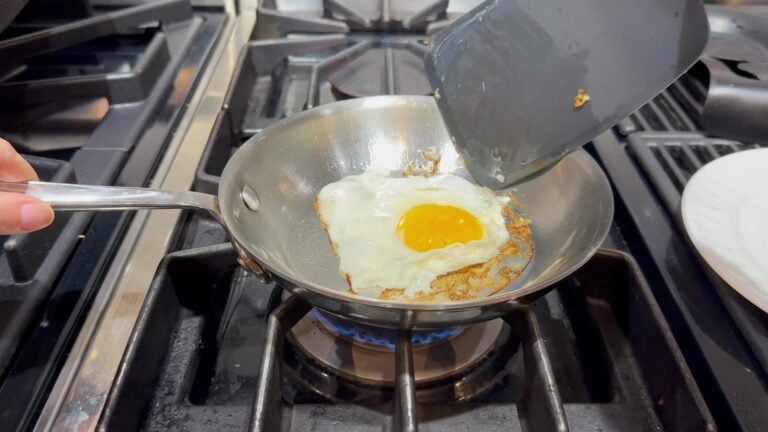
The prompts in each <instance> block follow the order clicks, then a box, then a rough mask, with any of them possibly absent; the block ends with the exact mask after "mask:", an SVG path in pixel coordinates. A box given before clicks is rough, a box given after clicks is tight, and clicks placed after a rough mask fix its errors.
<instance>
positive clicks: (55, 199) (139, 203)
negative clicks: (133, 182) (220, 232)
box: [0, 181, 219, 216]
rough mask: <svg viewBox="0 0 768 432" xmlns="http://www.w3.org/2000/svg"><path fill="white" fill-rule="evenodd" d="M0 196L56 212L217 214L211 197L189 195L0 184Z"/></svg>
mask: <svg viewBox="0 0 768 432" xmlns="http://www.w3.org/2000/svg"><path fill="white" fill-rule="evenodd" d="M0 192H14V193H20V194H25V195H29V196H32V197H35V198H37V199H39V200H41V201H44V202H46V203H48V204H49V205H50V206H51V207H53V209H54V210H59V211H81V210H88V211H94V210H96V211H99V210H138V209H172V208H179V209H200V210H207V211H209V212H211V213H214V214H215V215H216V216H218V213H219V209H218V200H217V198H216V197H215V196H214V195H208V194H204V193H199V192H189V191H169V190H160V189H149V188H138V187H120V186H88V185H76V184H68V183H47V182H39V181H30V182H22V183H9V182H0Z"/></svg>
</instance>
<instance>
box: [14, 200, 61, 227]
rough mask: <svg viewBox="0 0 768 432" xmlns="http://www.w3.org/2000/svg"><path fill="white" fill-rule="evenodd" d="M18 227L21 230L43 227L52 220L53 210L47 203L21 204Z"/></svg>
mask: <svg viewBox="0 0 768 432" xmlns="http://www.w3.org/2000/svg"><path fill="white" fill-rule="evenodd" d="M20 212H21V218H20V221H19V223H20V225H21V226H20V227H19V228H21V230H22V231H34V230H38V229H40V228H45V227H47V226H48V225H50V224H51V222H53V210H51V207H50V206H48V205H47V204H43V203H29V204H24V205H22V206H21V209H20Z"/></svg>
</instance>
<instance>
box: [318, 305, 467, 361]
mask: <svg viewBox="0 0 768 432" xmlns="http://www.w3.org/2000/svg"><path fill="white" fill-rule="evenodd" d="M309 315H310V316H311V317H312V318H314V319H315V320H317V321H318V322H319V323H321V324H322V325H323V327H324V328H325V330H328V332H329V333H331V334H332V335H334V336H337V337H340V338H343V339H346V340H348V341H350V342H352V343H355V344H359V345H364V346H366V347H368V348H373V349H380V350H385V351H394V350H395V337H396V336H397V331H396V330H394V329H389V328H384V327H377V326H372V325H366V324H362V323H359V322H356V321H353V320H350V319H345V318H341V317H337V316H335V315H331V314H328V313H323V312H321V311H320V310H318V309H312V310H311V311H310V312H309ZM463 332H464V327H450V328H446V329H439V330H412V331H411V344H412V346H413V348H414V349H420V348H426V347H429V346H433V345H437V344H439V343H442V342H445V341H447V340H450V339H453V338H454V337H456V336H458V335H460V334H462V333H463Z"/></svg>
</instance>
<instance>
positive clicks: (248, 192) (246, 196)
mask: <svg viewBox="0 0 768 432" xmlns="http://www.w3.org/2000/svg"><path fill="white" fill-rule="evenodd" d="M240 196H241V197H242V198H243V202H244V203H245V206H246V207H248V208H249V209H251V210H252V211H258V210H259V205H261V201H259V196H258V195H257V194H256V191H255V190H253V189H251V187H250V186H248V185H245V186H243V189H242V191H241V192H240Z"/></svg>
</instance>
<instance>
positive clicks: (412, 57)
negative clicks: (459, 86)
mask: <svg viewBox="0 0 768 432" xmlns="http://www.w3.org/2000/svg"><path fill="white" fill-rule="evenodd" d="M414 46H417V45H414ZM416 49H419V48H416ZM420 54H422V55H423V52H421V53H420ZM328 81H329V82H330V83H331V85H332V86H333V90H334V91H335V92H336V93H337V94H339V95H341V96H343V97H365V96H377V95H382V94H398V95H429V94H432V88H431V87H430V85H429V81H428V80H427V75H426V73H425V71H424V62H423V61H422V59H421V57H420V56H419V55H418V54H417V51H416V50H415V49H409V48H408V47H407V46H397V45H395V46H392V47H385V46H382V47H375V48H372V49H370V50H369V51H366V52H364V53H363V54H361V55H360V56H359V57H358V58H356V59H355V60H353V61H352V62H351V63H349V64H348V65H347V66H346V67H345V68H343V69H341V70H340V71H338V72H337V73H335V74H333V75H331V76H330V78H329V79H328Z"/></svg>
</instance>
